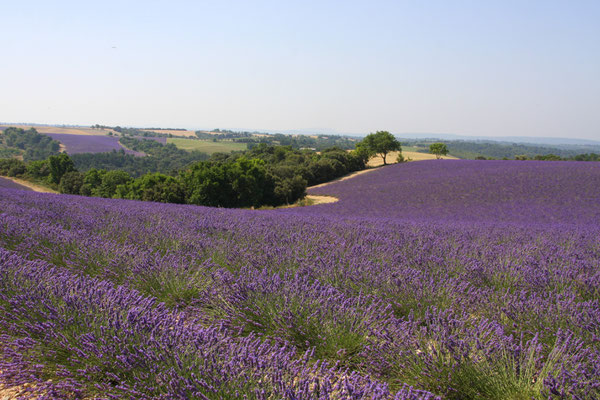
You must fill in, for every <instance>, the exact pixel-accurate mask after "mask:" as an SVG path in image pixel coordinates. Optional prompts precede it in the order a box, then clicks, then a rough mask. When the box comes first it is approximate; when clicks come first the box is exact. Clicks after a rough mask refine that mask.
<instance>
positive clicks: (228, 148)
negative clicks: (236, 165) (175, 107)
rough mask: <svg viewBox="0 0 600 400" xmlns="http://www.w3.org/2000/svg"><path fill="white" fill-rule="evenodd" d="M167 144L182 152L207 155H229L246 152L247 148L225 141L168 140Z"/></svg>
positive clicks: (241, 144) (244, 145) (246, 146)
mask: <svg viewBox="0 0 600 400" xmlns="http://www.w3.org/2000/svg"><path fill="white" fill-rule="evenodd" d="M167 143H173V144H174V145H175V146H177V147H178V148H180V149H183V150H188V151H192V150H197V151H201V152H203V153H207V154H212V153H229V152H232V151H236V150H246V149H247V148H248V145H247V144H246V143H237V142H232V141H225V140H220V141H217V142H213V141H212V140H197V139H180V138H168V139H167Z"/></svg>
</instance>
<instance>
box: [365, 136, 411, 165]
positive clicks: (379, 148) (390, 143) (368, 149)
mask: <svg viewBox="0 0 600 400" xmlns="http://www.w3.org/2000/svg"><path fill="white" fill-rule="evenodd" d="M356 150H357V151H358V152H359V154H365V155H368V157H371V156H374V155H379V156H381V158H382V159H383V165H386V160H385V158H386V156H387V155H388V153H389V152H390V151H400V152H401V151H402V146H401V145H400V142H399V141H398V140H397V139H396V138H395V137H394V135H392V134H391V133H389V132H388V131H377V132H375V133H370V134H368V135H367V136H366V137H365V138H364V139H363V140H362V141H360V142H358V143H357V144H356Z"/></svg>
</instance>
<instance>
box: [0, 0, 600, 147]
mask: <svg viewBox="0 0 600 400" xmlns="http://www.w3.org/2000/svg"><path fill="white" fill-rule="evenodd" d="M0 15H1V23H0V51H1V52H0V94H1V95H0V121H10V122H39V123H65V124H95V123H101V124H108V125H122V126H162V127H167V126H168V127H186V128H208V129H212V128H217V127H218V128H233V129H239V128H244V129H257V130H263V129H264V130H266V129H269V130H289V129H307V128H320V129H333V130H336V131H338V132H347V133H368V132H373V131H376V130H389V131H391V132H394V133H402V132H438V133H442V132H445V133H458V134H466V135H484V136H487V135H490V136H491V135H521V136H524V135H526V136H562V137H580V138H590V139H600V1H598V0H593V1H578V0H570V1H550V0H548V1H522V0H520V1H511V0H502V1H487V0H485V1H481V0H478V1H405V2H403V1H389V2H386V1H364V2H353V1H339V2H333V1H331V2H328V1H298V2H288V1H272V2H261V1H239V2H230V1H211V2H208V1H206V2H203V1H198V2H195V1H194V2H193V1H188V2H185V1H168V2H167V1H127V0H120V1H98V2H87V1H52V2H49V1H27V0H22V1H3V2H2V3H1V4H0Z"/></svg>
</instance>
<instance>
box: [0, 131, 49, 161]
mask: <svg viewBox="0 0 600 400" xmlns="http://www.w3.org/2000/svg"><path fill="white" fill-rule="evenodd" d="M0 143H1V144H2V146H1V147H2V148H3V151H2V154H3V155H5V156H8V157H11V156H16V155H22V156H23V159H24V160H25V161H33V160H43V159H45V158H48V157H49V156H51V155H53V154H58V152H59V151H60V142H58V141H56V140H54V139H52V138H51V137H50V136H47V135H42V134H40V133H38V131H37V130H35V129H34V128H30V129H27V130H25V129H23V128H15V127H10V128H6V129H5V130H4V131H3V132H2V133H1V134H0Z"/></svg>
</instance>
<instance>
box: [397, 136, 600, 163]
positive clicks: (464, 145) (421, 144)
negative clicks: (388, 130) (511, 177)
mask: <svg viewBox="0 0 600 400" xmlns="http://www.w3.org/2000/svg"><path fill="white" fill-rule="evenodd" d="M400 141H401V142H402V145H403V146H410V147H416V148H417V151H419V152H423V153H428V152H429V145H430V144H432V143H434V142H436V141H437V140H436V141H433V140H410V139H400ZM443 142H444V143H445V144H446V145H447V146H448V151H449V153H450V154H451V155H453V156H455V157H458V158H463V159H476V158H478V157H485V158H488V159H497V160H501V159H504V158H506V159H509V160H513V159H515V158H516V157H518V156H526V157H527V158H530V159H534V158H535V156H542V155H547V154H554V155H557V156H559V157H561V158H568V157H574V156H576V155H578V154H582V153H600V146H592V145H589V146H586V145H581V146H558V145H557V146H537V145H533V144H522V143H501V142H492V141H473V142H469V141H463V140H445V141H443Z"/></svg>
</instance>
